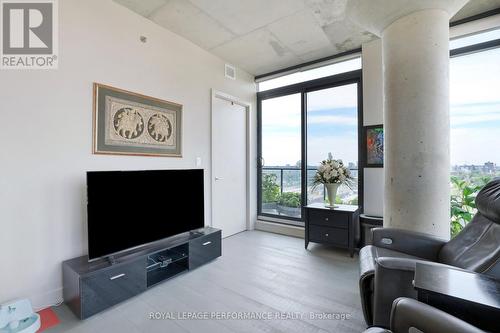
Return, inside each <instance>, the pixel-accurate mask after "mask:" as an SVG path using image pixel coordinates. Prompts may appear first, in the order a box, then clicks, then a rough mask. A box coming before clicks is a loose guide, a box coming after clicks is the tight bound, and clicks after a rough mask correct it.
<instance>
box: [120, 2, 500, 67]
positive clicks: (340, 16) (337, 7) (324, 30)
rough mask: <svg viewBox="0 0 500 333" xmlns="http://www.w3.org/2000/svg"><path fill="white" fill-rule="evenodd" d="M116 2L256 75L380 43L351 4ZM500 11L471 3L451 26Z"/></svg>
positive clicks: (489, 4) (487, 4)
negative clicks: (349, 11) (354, 16)
mask: <svg viewBox="0 0 500 333" xmlns="http://www.w3.org/2000/svg"><path fill="white" fill-rule="evenodd" d="M114 1H115V2H117V3H119V4H121V5H123V6H125V7H127V8H129V9H131V10H132V11H134V12H136V13H138V14H139V15H142V16H144V17H146V18H148V19H150V20H152V21H154V22H156V23H157V24H159V25H160V26H162V27H165V28H166V29H168V30H170V31H172V32H174V33H177V34H179V35H180V36H183V37H184V38H186V39H189V40H190V41H192V42H193V43H195V44H197V45H199V46H200V47H202V48H204V49H206V50H208V51H210V52H212V53H214V54H216V55H218V56H220V57H221V58H223V59H225V60H226V61H228V62H230V63H232V64H233V65H235V66H237V67H240V68H242V69H244V70H246V71H247V72H249V73H251V74H254V75H259V74H263V73H268V72H271V71H275V70H278V69H282V68H286V67H289V66H293V65H297V64H300V63H304V62H307V61H311V60H317V59H320V58H323V57H327V56H331V55H334V54H338V53H342V52H345V51H348V50H352V49H356V48H358V47H360V46H361V44H362V43H365V42H368V41H370V40H373V39H375V38H376V36H374V35H373V34H371V33H369V32H367V31H365V30H364V29H362V28H361V27H359V26H357V25H356V24H354V23H353V22H352V21H351V20H350V19H349V17H347V15H346V5H347V2H348V1H349V0H114ZM415 1H418V0H415ZM499 7H500V0H471V1H470V2H469V3H468V4H467V5H465V7H464V8H463V9H462V10H460V11H459V12H458V13H457V15H455V16H454V17H453V19H452V21H454V20H458V19H462V18H464V17H469V16H472V15H476V14H479V13H482V12H485V11H488V10H491V9H495V8H499Z"/></svg>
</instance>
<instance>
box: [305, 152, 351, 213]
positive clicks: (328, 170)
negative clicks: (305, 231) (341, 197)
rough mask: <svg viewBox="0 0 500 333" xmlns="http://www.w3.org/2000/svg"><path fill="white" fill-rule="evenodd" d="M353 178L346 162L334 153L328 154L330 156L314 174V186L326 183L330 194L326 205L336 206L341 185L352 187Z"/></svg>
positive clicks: (329, 206)
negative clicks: (334, 156) (333, 156)
mask: <svg viewBox="0 0 500 333" xmlns="http://www.w3.org/2000/svg"><path fill="white" fill-rule="evenodd" d="M353 180H354V177H353V176H352V175H351V171H350V170H349V169H348V168H347V167H346V166H344V162H342V160H335V159H333V158H332V154H328V158H327V159H326V160H324V161H322V162H321V164H320V165H319V167H318V170H317V171H316V174H315V175H314V180H313V186H314V187H313V188H315V187H317V186H318V185H320V184H323V185H325V188H326V192H327V196H328V204H327V205H326V207H328V208H336V207H337V206H335V201H336V197H337V190H338V188H339V186H340V185H342V184H345V185H347V187H349V188H351V185H352V183H353Z"/></svg>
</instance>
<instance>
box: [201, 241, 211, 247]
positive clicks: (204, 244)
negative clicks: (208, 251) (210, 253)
mask: <svg viewBox="0 0 500 333" xmlns="http://www.w3.org/2000/svg"><path fill="white" fill-rule="evenodd" d="M210 244H212V242H205V243H203V244H202V245H203V246H207V245H210Z"/></svg>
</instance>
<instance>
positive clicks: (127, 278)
mask: <svg viewBox="0 0 500 333" xmlns="http://www.w3.org/2000/svg"><path fill="white" fill-rule="evenodd" d="M145 290H146V259H140V260H136V261H134V262H131V263H126V264H122V265H119V266H118V267H114V268H110V269H107V270H104V271H102V272H99V273H96V274H92V275H90V276H85V277H82V278H81V292H82V309H81V313H82V319H85V318H88V317H90V316H92V315H94V314H96V313H98V312H100V311H102V310H104V309H107V308H109V307H111V306H113V305H115V304H118V303H120V302H122V301H124V300H126V299H129V298H131V297H133V296H135V295H137V294H140V293H142V292H144V291H145Z"/></svg>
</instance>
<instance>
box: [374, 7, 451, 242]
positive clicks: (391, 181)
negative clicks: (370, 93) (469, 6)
mask: <svg viewBox="0 0 500 333" xmlns="http://www.w3.org/2000/svg"><path fill="white" fill-rule="evenodd" d="M382 43H383V46H382V50H383V63H384V97H385V98H384V128H385V147H384V149H385V156H384V157H385V160H384V168H385V170H384V175H385V200H384V212H385V216H384V225H385V226H388V227H397V228H404V229H409V230H415V231H420V232H425V233H430V234H433V235H437V236H440V237H444V238H449V237H450V119H449V116H450V112H449V46H448V44H449V17H448V13H447V12H445V11H444V10H441V9H428V10H422V11H418V12H415V13H413V14H410V15H408V16H405V17H402V18H400V19H398V20H396V21H395V22H394V23H392V24H391V25H389V26H388V27H387V28H386V29H385V30H384V31H383V33H382Z"/></svg>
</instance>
